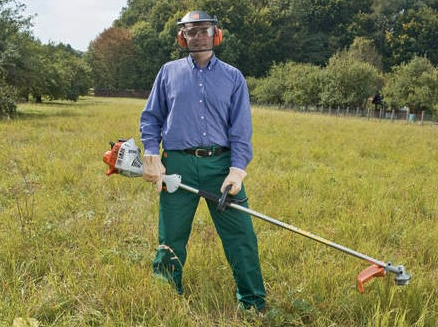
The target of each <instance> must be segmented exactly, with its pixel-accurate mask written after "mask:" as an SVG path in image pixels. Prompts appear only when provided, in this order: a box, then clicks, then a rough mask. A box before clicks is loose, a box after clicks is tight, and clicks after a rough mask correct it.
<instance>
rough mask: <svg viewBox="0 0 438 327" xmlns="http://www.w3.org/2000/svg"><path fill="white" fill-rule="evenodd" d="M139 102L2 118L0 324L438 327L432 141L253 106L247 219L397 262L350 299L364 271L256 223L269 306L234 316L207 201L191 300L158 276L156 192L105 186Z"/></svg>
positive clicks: (432, 134) (59, 105)
mask: <svg viewBox="0 0 438 327" xmlns="http://www.w3.org/2000/svg"><path fill="white" fill-rule="evenodd" d="M143 105H144V101H141V100H132V99H102V98H84V99H81V100H80V101H79V102H78V103H75V104H68V103H64V102H54V103H47V104H42V105H32V104H26V105H20V107H19V108H18V112H19V114H20V116H19V118H18V119H16V120H13V121H7V122H6V121H4V122H0V136H1V140H2V145H1V151H0V155H1V157H0V167H1V170H2V173H1V175H0V215H1V219H0V325H1V326H3V325H5V326H10V325H12V324H13V323H14V320H15V322H16V324H18V322H19V319H18V318H23V319H28V318H31V319H34V320H30V321H29V322H30V323H34V324H35V322H36V321H37V322H39V324H40V326H225V325H226V326H242V325H243V326H245V325H247V326H249V325H255V326H261V325H264V326H300V325H304V324H305V325H309V326H382V327H383V326H418V327H423V326H434V325H436V321H437V319H438V301H437V298H438V297H437V289H438V283H437V280H438V269H437V268H438V225H437V218H438V214H437V212H438V129H437V127H436V126H423V127H421V126H418V125H415V124H404V123H403V124H400V123H389V122H379V121H368V120H360V119H349V118H339V117H338V118H337V117H327V116H318V115H304V114H296V113H291V112H287V111H275V110H266V109H264V108H254V110H253V123H254V136H253V141H254V159H253V162H252V163H251V164H250V166H249V167H248V175H249V177H248V178H247V180H246V181H245V182H246V187H247V191H248V196H249V201H250V206H251V208H252V209H253V210H256V211H259V212H262V213H264V214H267V215H269V216H271V217H273V218H276V219H279V220H282V221H284V222H286V223H289V224H292V225H294V226H296V227H299V228H302V229H304V230H307V231H310V232H312V233H314V234H317V235H319V236H322V237H324V238H327V239H329V240H332V241H334V242H336V243H340V244H342V245H344V246H347V247H349V248H352V249H353V250H356V251H359V252H362V253H365V254H367V255H369V256H372V257H374V258H376V259H378V260H381V261H385V262H386V261H391V262H393V264H403V265H405V266H406V269H407V271H408V272H409V273H410V274H411V275H412V281H411V283H410V285H408V286H405V287H398V286H396V285H395V283H394V281H393V275H392V274H389V275H388V276H386V277H385V278H379V279H376V280H374V281H373V282H371V283H369V284H367V285H366V290H365V293H364V294H363V295H361V294H359V293H358V292H357V291H356V289H355V278H356V276H357V274H358V273H359V272H360V271H361V270H362V269H364V268H366V267H367V265H368V264H367V263H366V262H363V261H361V260H358V259H356V258H354V257H351V256H348V255H345V254H343V253H340V252H339V251H336V250H334V249H331V248H329V247H327V246H325V245H321V244H319V243H316V242H314V241H312V240H309V239H306V238H304V237H302V236H300V235H297V234H294V233H291V232H289V231H286V230H284V229H281V228H279V227H277V226H274V225H271V224H268V223H266V222H263V221H260V220H257V219H256V218H254V225H255V228H256V231H257V234H258V239H259V248H260V257H261V264H262V270H263V274H264V279H265V283H266V288H267V292H268V298H267V300H268V305H269V308H270V310H269V311H268V312H267V314H266V315H265V316H264V318H263V319H261V318H260V317H256V316H251V315H249V316H248V315H242V314H241V313H240V312H239V311H238V310H237V305H236V300H235V295H234V293H235V291H234V282H233V279H232V276H231V271H230V269H229V267H228V265H227V263H226V260H225V257H224V255H223V251H222V248H221V244H220V241H219V239H218V237H217V235H216V232H215V230H214V226H213V224H212V222H211V220H210V218H209V215H208V211H207V209H206V206H205V204H203V203H202V204H201V206H200V208H199V210H198V212H197V216H196V219H195V222H194V226H193V233H192V237H191V239H190V242H189V245H188V253H189V254H188V260H187V263H186V266H185V268H184V284H185V290H186V291H185V294H184V296H178V295H176V294H175V292H174V291H173V289H172V288H171V287H170V286H169V285H167V284H162V282H160V281H157V280H155V279H154V278H153V277H152V274H151V262H152V260H153V257H154V255H155V248H156V246H157V226H156V225H157V209H158V203H157V198H158V197H157V194H156V191H155V189H154V188H153V187H152V185H150V184H147V183H145V182H144V181H143V180H142V179H141V178H134V179H128V178H123V177H120V176H112V177H107V176H105V174H104V172H105V170H106V168H107V167H105V164H104V163H103V162H102V155H103V153H104V152H105V151H107V150H108V149H109V145H108V142H109V141H114V140H117V139H118V138H127V137H134V138H135V139H136V141H137V144H140V141H139V133H138V118H139V114H140V112H141V110H142V108H143Z"/></svg>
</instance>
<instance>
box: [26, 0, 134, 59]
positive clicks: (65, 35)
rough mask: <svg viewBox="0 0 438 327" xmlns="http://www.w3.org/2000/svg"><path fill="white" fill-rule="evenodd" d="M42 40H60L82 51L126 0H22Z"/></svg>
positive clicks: (124, 4)
mask: <svg viewBox="0 0 438 327" xmlns="http://www.w3.org/2000/svg"><path fill="white" fill-rule="evenodd" d="M21 2H22V3H24V4H25V5H26V6H27V12H26V13H27V14H28V15H33V14H37V17H35V18H34V19H33V24H34V27H33V31H34V34H35V36H36V37H37V38H38V39H40V40H41V41H42V42H43V43H48V42H49V41H53V42H56V43H57V42H62V43H65V44H70V45H71V46H72V47H73V48H75V49H77V50H82V51H85V50H87V48H88V45H89V43H90V42H91V41H92V40H94V39H95V38H96V37H97V36H98V35H99V34H100V33H101V32H103V30H104V29H106V28H109V27H110V26H111V24H112V22H113V21H114V20H115V19H116V18H118V17H119V16H120V12H121V11H122V8H123V7H124V6H126V4H127V0H68V1H65V0H21Z"/></svg>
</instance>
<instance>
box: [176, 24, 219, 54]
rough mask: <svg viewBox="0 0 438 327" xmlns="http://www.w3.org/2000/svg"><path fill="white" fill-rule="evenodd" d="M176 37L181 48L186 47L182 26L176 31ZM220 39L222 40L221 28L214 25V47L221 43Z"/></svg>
mask: <svg viewBox="0 0 438 327" xmlns="http://www.w3.org/2000/svg"><path fill="white" fill-rule="evenodd" d="M177 39H178V45H179V46H180V47H181V48H183V49H186V48H187V40H186V37H185V36H184V32H183V29H182V28H181V29H180V30H179V31H178V35H177ZM222 40H223V34H222V30H221V29H220V28H219V27H217V26H215V27H214V35H213V45H214V46H215V47H217V46H219V45H220V44H221V43H222Z"/></svg>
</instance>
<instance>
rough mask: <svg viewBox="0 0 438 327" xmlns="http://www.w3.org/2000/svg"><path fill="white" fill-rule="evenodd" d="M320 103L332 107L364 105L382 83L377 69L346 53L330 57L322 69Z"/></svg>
mask: <svg viewBox="0 0 438 327" xmlns="http://www.w3.org/2000/svg"><path fill="white" fill-rule="evenodd" d="M322 83H323V91H322V93H321V103H322V104H323V105H325V106H332V107H337V106H341V107H345V106H351V107H354V108H356V107H364V105H365V103H366V101H367V99H368V98H369V97H371V96H373V95H374V94H375V93H376V92H377V91H378V90H379V88H380V87H379V86H380V85H381V84H382V82H381V76H380V74H379V72H378V70H377V69H376V68H375V67H373V66H372V65H370V64H369V63H366V62H360V61H357V60H355V59H353V58H351V57H350V56H348V55H342V54H339V55H335V56H333V57H332V58H330V61H329V64H328V66H327V68H326V69H325V70H324V74H323V78H322Z"/></svg>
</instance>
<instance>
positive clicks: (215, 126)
mask: <svg viewBox="0 0 438 327" xmlns="http://www.w3.org/2000/svg"><path fill="white" fill-rule="evenodd" d="M140 132H141V141H142V143H143V146H144V149H145V154H158V153H159V146H160V143H161V142H162V146H163V148H164V149H166V150H182V149H188V148H194V147H202V146H210V145H219V146H225V147H229V148H230V149H231V166H232V167H237V168H240V169H245V168H246V166H247V165H248V163H249V162H250V161H251V159H252V145H251V134H252V123H251V107H250V102H249V94H248V87H247V85H246V81H245V78H244V77H243V75H242V73H241V72H240V71H239V70H238V69H237V68H235V67H232V66H230V65H228V64H226V63H225V62H223V61H221V60H219V59H217V58H216V57H215V56H214V55H213V57H212V58H211V60H210V62H209V64H208V65H207V66H206V67H205V68H200V67H198V66H197V64H196V62H195V61H194V60H193V58H192V57H191V56H190V55H189V56H188V57H186V58H183V59H179V60H175V61H171V62H168V63H166V64H165V65H164V66H163V67H162V68H161V69H160V71H159V72H158V75H157V77H156V79H155V83H154V86H153V88H152V90H151V93H150V96H149V98H148V101H147V103H146V106H145V108H144V110H143V111H142V113H141V117H140Z"/></svg>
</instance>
